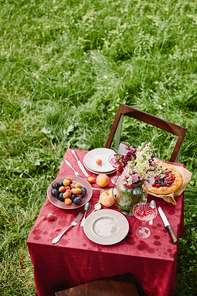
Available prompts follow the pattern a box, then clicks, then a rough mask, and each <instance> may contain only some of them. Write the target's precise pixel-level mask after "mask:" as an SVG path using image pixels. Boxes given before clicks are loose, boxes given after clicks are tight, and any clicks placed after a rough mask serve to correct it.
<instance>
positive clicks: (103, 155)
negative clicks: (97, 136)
mask: <svg viewBox="0 0 197 296" xmlns="http://www.w3.org/2000/svg"><path fill="white" fill-rule="evenodd" d="M111 154H115V152H114V151H113V150H111V149H108V148H97V149H93V150H91V151H89V152H88V153H87V154H86V155H85V156H84V158H83V163H84V165H85V167H86V168H87V169H88V170H90V171H93V172H97V173H99V174H101V173H110V172H114V167H113V166H112V165H111V164H110V163H109V161H108V159H109V157H110V155H111ZM97 159H101V160H102V165H98V164H97V163H96V161H97Z"/></svg>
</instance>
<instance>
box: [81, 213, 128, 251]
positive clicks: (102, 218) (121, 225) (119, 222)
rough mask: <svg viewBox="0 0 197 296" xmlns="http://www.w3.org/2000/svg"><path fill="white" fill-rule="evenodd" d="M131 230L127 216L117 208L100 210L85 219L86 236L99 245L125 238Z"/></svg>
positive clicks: (110, 243) (111, 243) (113, 242)
mask: <svg viewBox="0 0 197 296" xmlns="http://www.w3.org/2000/svg"><path fill="white" fill-rule="evenodd" d="M128 231H129V223H128V221H127V218H126V217H125V216H124V215H123V214H121V213H120V212H117V211H115V210H108V209H104V210H99V211H96V212H93V213H91V214H90V215H89V216H88V217H87V218H86V220H85V225H84V232H85V234H86V236H87V237H88V238H89V239H90V240H91V241H93V242H95V243H97V244H99V245H113V244H116V243H118V242H120V241H121V240H123V239H124V238H125V237H126V236H127V234H128Z"/></svg>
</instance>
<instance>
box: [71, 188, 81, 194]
mask: <svg viewBox="0 0 197 296" xmlns="http://www.w3.org/2000/svg"><path fill="white" fill-rule="evenodd" d="M70 192H71V193H72V194H76V195H78V194H81V192H82V190H81V188H72V189H71V191H70Z"/></svg>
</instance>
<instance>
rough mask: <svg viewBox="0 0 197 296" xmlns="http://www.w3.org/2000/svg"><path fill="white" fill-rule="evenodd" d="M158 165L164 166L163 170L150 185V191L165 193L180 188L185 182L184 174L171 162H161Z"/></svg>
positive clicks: (159, 193)
mask: <svg viewBox="0 0 197 296" xmlns="http://www.w3.org/2000/svg"><path fill="white" fill-rule="evenodd" d="M157 165H158V166H160V167H162V168H163V172H162V173H160V174H159V175H157V176H156V177H155V182H154V183H153V184H152V185H151V186H150V187H149V189H148V191H150V192H152V193H154V194H158V195H165V194H171V193H174V192H176V191H177V190H179V189H180V188H181V186H182V184H183V178H182V175H181V174H180V173H179V171H178V170H177V169H176V168H175V167H174V166H173V165H170V164H167V163H163V162H159V163H157Z"/></svg>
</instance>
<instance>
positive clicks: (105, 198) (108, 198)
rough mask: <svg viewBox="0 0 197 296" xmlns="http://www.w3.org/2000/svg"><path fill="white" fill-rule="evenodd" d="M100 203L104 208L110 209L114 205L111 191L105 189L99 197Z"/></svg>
mask: <svg viewBox="0 0 197 296" xmlns="http://www.w3.org/2000/svg"><path fill="white" fill-rule="evenodd" d="M99 201H100V203H101V204H102V205H103V206H105V207H111V206H113V204H114V203H115V200H114V197H113V194H112V190H111V189H106V190H104V191H103V192H102V193H101V194H100V197H99Z"/></svg>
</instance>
